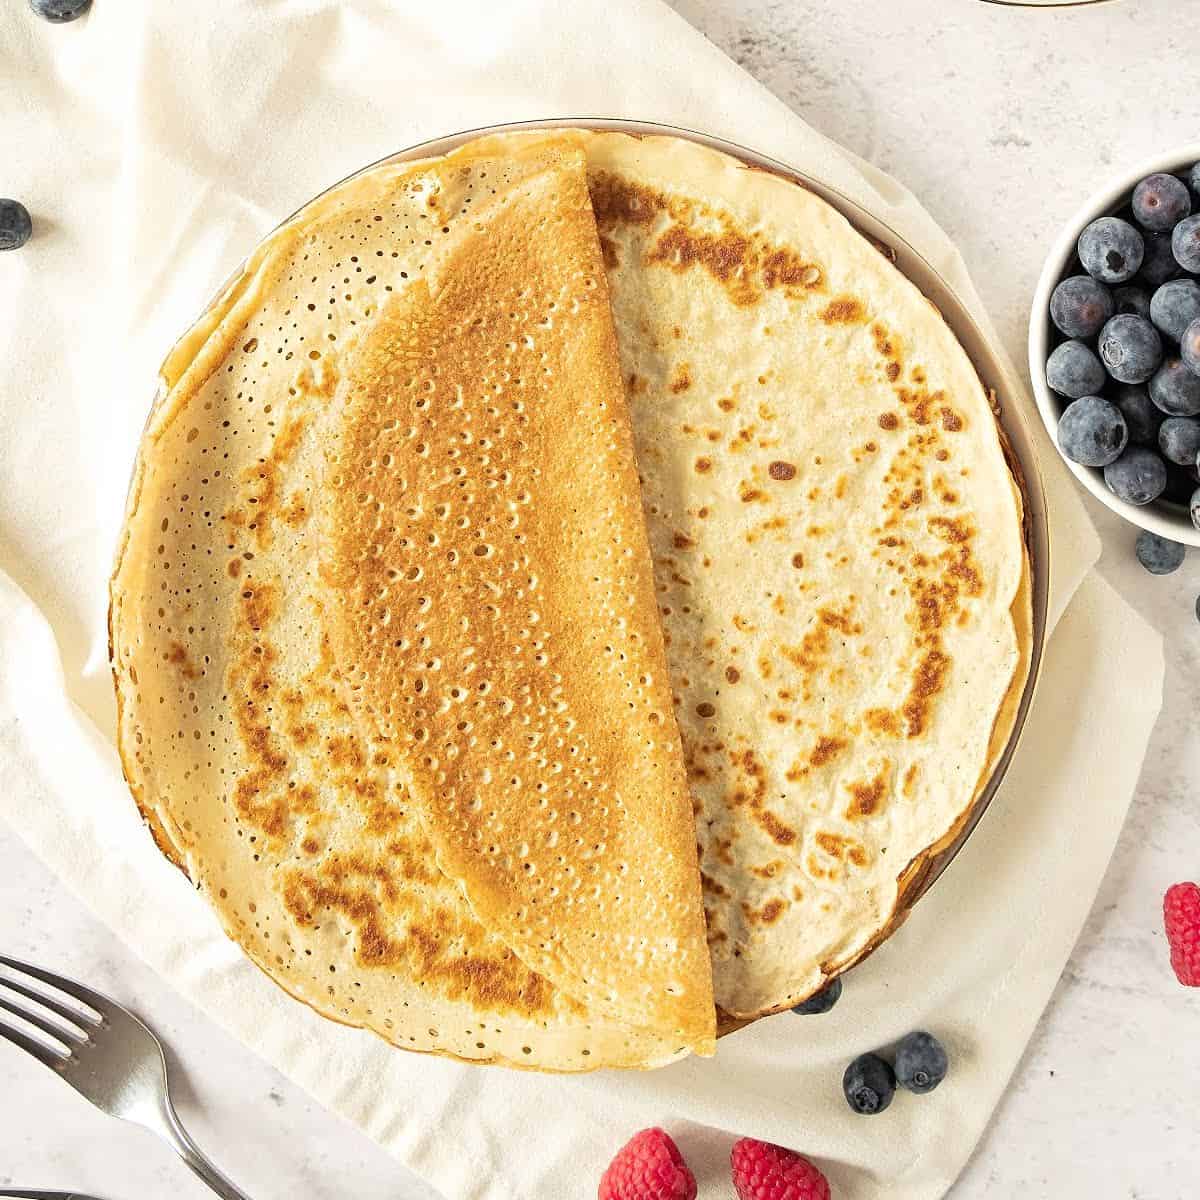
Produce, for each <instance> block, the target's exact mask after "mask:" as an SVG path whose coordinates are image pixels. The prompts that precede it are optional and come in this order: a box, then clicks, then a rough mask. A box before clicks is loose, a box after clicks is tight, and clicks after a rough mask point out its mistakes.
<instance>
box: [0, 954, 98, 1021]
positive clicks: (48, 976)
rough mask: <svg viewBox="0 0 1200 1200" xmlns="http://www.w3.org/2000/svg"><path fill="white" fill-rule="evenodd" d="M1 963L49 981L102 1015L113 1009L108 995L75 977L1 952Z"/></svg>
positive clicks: (52, 985) (43, 981)
mask: <svg viewBox="0 0 1200 1200" xmlns="http://www.w3.org/2000/svg"><path fill="white" fill-rule="evenodd" d="M0 964H2V965H4V966H6V967H9V968H10V969H11V970H13V971H20V972H23V973H24V974H26V975H32V976H33V978H34V979H40V980H41V981H42V983H48V984H49V985H50V986H51V987H52V988H57V989H58V990H59V991H60V992H65V993H66V994H67V995H68V996H70V997H71V998H72V999H74V1000H78V1001H79V1002H80V1004H86V1005H88V1007H89V1008H92V1009H94V1010H95V1011H96V1012H97V1013H98V1014H99V1015H100V1016H101V1017H105V1016H107V1015H108V1014H109V1013H110V1012H111V1011H112V1008H113V1002H112V1001H111V1000H109V999H108V997H107V996H102V995H101V994H100V993H99V992H93V991H92V989H91V988H89V987H84V986H83V984H82V983H76V982H75V981H74V980H73V979H64V978H63V977H62V976H61V975H55V974H54V972H53V971H47V970H45V969H44V968H42V967H35V966H34V965H33V963H27V962H22V961H21V960H20V959H19V958H9V957H8V955H7V954H0Z"/></svg>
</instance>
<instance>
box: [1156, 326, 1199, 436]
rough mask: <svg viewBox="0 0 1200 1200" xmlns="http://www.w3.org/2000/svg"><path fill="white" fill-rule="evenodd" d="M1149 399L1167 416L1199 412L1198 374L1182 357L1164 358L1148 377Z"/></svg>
mask: <svg viewBox="0 0 1200 1200" xmlns="http://www.w3.org/2000/svg"><path fill="white" fill-rule="evenodd" d="M1187 336H1188V335H1187V333H1186V332H1185V333H1184V337H1185V338H1186V337H1187ZM1150 399H1151V400H1153V401H1154V403H1155V404H1156V405H1157V406H1158V407H1159V408H1161V409H1162V411H1163V412H1165V413H1166V414H1167V416H1168V417H1194V416H1195V415H1196V414H1197V413H1200V376H1197V375H1193V374H1192V373H1191V371H1189V370H1188V369H1187V367H1186V366H1184V363H1183V359H1181V358H1175V357H1174V356H1173V355H1172V356H1171V357H1168V358H1165V359H1163V364H1162V366H1161V367H1159V368H1158V370H1157V371H1155V372H1154V374H1153V375H1152V376H1151V377H1150Z"/></svg>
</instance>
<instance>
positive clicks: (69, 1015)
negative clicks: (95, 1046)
mask: <svg viewBox="0 0 1200 1200" xmlns="http://www.w3.org/2000/svg"><path fill="white" fill-rule="evenodd" d="M0 986H2V987H6V988H8V990H9V991H10V992H20V994H21V995H22V996H25V997H27V998H28V999H30V1000H33V1001H34V1002H35V1003H37V1004H40V1005H41V1006H42V1007H43V1008H48V1009H49V1010H50V1011H51V1012H52V1013H56V1014H57V1015H58V1016H60V1017H62V1018H63V1019H64V1020H66V1021H71V1022H72V1023H73V1024H75V1025H80V1026H82V1027H84V1028H87V1026H89V1025H99V1024H100V1021H99V1019H98V1018H97V1017H95V1016H93V1014H92V1012H91V1011H90V1010H89V1009H86V1008H71V1007H70V1005H67V1004H63V1003H61V1002H60V1001H58V1000H56V999H55V998H54V997H53V996H51V995H50V994H49V993H48V992H44V991H41V990H40V989H38V988H31V987H28V986H26V985H25V984H23V983H21V982H20V981H19V980H16V979H12V978H10V977H8V976H5V975H0ZM3 1195H4V1193H3V1192H0V1196H3Z"/></svg>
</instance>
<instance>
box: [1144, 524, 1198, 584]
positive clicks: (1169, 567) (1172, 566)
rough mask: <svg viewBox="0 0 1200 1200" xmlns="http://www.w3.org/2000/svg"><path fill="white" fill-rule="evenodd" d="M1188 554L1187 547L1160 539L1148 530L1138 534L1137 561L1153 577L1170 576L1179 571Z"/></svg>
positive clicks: (1167, 539) (1163, 538)
mask: <svg viewBox="0 0 1200 1200" xmlns="http://www.w3.org/2000/svg"><path fill="white" fill-rule="evenodd" d="M1186 553H1187V547H1186V546H1181V545H1180V544H1179V543H1178V542H1173V541H1171V539H1170V538H1165V537H1159V536H1158V534H1157V533H1151V532H1150V530H1148V529H1143V530H1142V532H1141V533H1139V534H1138V539H1137V559H1138V562H1140V563H1141V564H1142V566H1143V567H1145V568H1146V570H1147V571H1149V572H1150V574H1151V575H1170V574H1171V572H1172V571H1178V570H1179V567H1180V564H1181V563H1182V562H1183V557H1184V555H1185V554H1186Z"/></svg>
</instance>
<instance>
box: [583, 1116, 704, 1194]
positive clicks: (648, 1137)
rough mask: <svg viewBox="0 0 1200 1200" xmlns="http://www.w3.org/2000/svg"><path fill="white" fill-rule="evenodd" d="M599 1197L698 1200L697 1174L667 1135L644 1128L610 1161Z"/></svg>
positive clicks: (659, 1130)
mask: <svg viewBox="0 0 1200 1200" xmlns="http://www.w3.org/2000/svg"><path fill="white" fill-rule="evenodd" d="M599 1200H696V1177H695V1176H694V1175H693V1174H692V1173H691V1171H689V1170H688V1166H687V1163H685V1162H684V1161H683V1155H682V1154H680V1153H679V1147H678V1146H676V1145H675V1143H674V1142H673V1141H672V1140H671V1138H670V1136H669V1135H668V1134H666V1133H665V1132H664V1131H663V1130H661V1129H643V1130H642V1131H641V1133H635V1134H634V1135H633V1137H631V1138H630V1139H629V1141H627V1142H626V1143H625V1145H624V1146H622V1147H621V1149H620V1150H619V1151H618V1152H617V1156H616V1158H614V1159H613V1160H612V1162H610V1163H609V1164H608V1170H607V1171H605V1172H604V1174H603V1175H602V1176H601V1177H600V1192H599Z"/></svg>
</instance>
